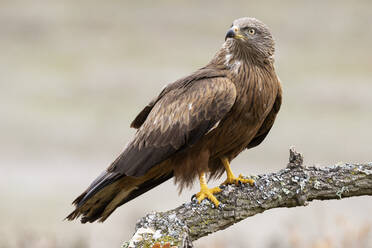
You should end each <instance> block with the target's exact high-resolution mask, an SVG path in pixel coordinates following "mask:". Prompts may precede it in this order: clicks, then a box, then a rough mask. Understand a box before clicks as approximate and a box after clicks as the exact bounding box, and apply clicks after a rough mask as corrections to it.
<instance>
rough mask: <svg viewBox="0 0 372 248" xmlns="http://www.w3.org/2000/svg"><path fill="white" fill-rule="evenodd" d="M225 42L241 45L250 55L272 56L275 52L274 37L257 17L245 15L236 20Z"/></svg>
mask: <svg viewBox="0 0 372 248" xmlns="http://www.w3.org/2000/svg"><path fill="white" fill-rule="evenodd" d="M225 42H226V43H227V44H228V45H231V46H235V45H236V46H239V47H241V48H243V49H244V50H247V51H248V53H249V54H250V55H257V56H260V57H262V56H264V57H271V56H273V54H274V50H275V49H274V45H275V44H274V39H273V37H272V35H271V33H270V30H269V28H268V27H267V26H266V25H265V24H264V23H263V22H261V21H259V20H257V19H256V18H251V17H243V18H239V19H237V20H235V21H234V22H233V24H232V25H231V27H230V29H229V30H228V31H227V33H226V36H225Z"/></svg>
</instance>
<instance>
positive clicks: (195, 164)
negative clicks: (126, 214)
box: [67, 17, 281, 223]
mask: <svg viewBox="0 0 372 248" xmlns="http://www.w3.org/2000/svg"><path fill="white" fill-rule="evenodd" d="M273 55H274V40H273V38H272V36H271V34H270V31H269V29H268V27H267V26H266V25H265V24H263V23H262V22H260V21H259V20H257V19H255V18H247V17H246V18H240V19H237V20H235V21H234V22H233V24H232V26H231V28H230V29H229V30H228V32H227V34H226V37H225V43H224V44H223V46H222V48H221V49H220V50H219V51H218V52H217V54H216V55H215V56H214V58H213V59H212V60H211V62H209V63H208V64H207V65H206V66H205V67H203V68H201V69H199V70H197V71H196V72H194V73H192V74H191V75H189V76H187V77H184V78H182V79H180V80H178V81H176V82H174V83H172V84H169V85H168V86H166V87H165V88H164V90H163V91H162V92H161V93H160V94H159V96H158V97H156V98H155V99H154V100H152V101H151V102H150V103H149V104H148V105H147V106H146V107H145V108H144V109H143V110H142V111H141V112H140V113H139V114H138V116H137V117H136V118H135V120H134V121H133V122H132V124H131V127H133V128H136V129H138V130H137V132H136V134H135V136H134V138H133V139H132V140H131V141H130V142H129V143H128V145H127V146H126V147H125V148H124V151H123V152H122V153H121V155H120V156H119V157H118V158H117V159H116V160H115V161H114V162H113V163H112V164H111V165H110V166H109V167H108V168H107V170H105V171H104V172H103V173H102V174H101V175H100V176H99V177H98V178H97V179H96V180H94V181H93V183H92V184H91V185H90V186H89V188H88V189H87V190H86V191H85V192H84V193H82V194H81V195H80V196H79V197H78V198H77V199H76V200H75V201H74V202H73V203H74V204H75V205H76V209H75V210H74V211H73V212H72V213H71V214H70V215H69V216H68V217H67V219H68V220H73V219H75V218H78V217H79V216H82V217H81V222H82V223H85V222H93V221H96V220H97V219H99V221H104V220H105V219H106V218H107V217H108V216H109V215H110V214H111V213H112V212H113V211H114V210H115V209H116V208H117V207H119V206H121V205H123V204H124V203H126V202H128V201H130V200H132V199H134V198H136V197H137V196H139V195H141V194H143V193H145V192H146V191H148V190H150V189H152V188H154V187H156V186H157V185H159V184H161V183H163V182H165V181H166V180H168V179H170V178H172V177H175V181H176V183H179V185H180V188H181V189H182V188H183V187H184V186H190V185H192V182H193V181H194V179H195V178H196V177H199V180H200V187H201V190H200V192H199V193H198V194H196V197H197V199H198V201H199V202H201V201H202V200H203V199H205V198H208V199H209V200H211V201H212V202H213V203H214V204H215V205H216V206H218V204H219V202H218V200H217V199H216V198H215V196H214V195H213V194H215V193H218V192H219V191H220V188H218V187H216V188H212V189H209V188H208V187H207V184H206V179H205V175H206V174H208V175H209V177H219V176H221V175H222V173H223V172H224V171H226V173H227V179H226V181H225V182H224V183H225V184H229V183H238V182H242V183H251V184H252V183H253V180H251V179H244V178H243V177H241V176H239V177H235V176H234V174H233V173H232V171H231V169H230V165H229V163H230V161H231V160H232V159H234V158H235V157H236V156H237V155H238V154H239V153H240V152H242V151H243V150H244V149H246V148H252V147H255V146H257V145H259V144H260V143H261V142H262V141H263V140H264V139H265V137H266V135H267V134H268V132H269V131H270V129H271V127H272V125H273V123H274V120H275V117H276V114H277V113H278V111H279V108H280V105H281V86H280V82H279V79H278V77H277V75H276V73H275V69H274V65H273V63H274V59H273Z"/></svg>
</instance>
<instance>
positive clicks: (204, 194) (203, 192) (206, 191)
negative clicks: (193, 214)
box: [196, 187, 221, 207]
mask: <svg viewBox="0 0 372 248" xmlns="http://www.w3.org/2000/svg"><path fill="white" fill-rule="evenodd" d="M219 192H221V189H220V188H219V187H215V188H211V189H210V188H208V187H201V189H200V192H199V193H197V194H196V199H198V202H199V203H201V202H202V200H204V199H205V198H207V199H209V200H210V201H211V202H213V204H214V205H215V206H216V207H218V205H220V202H219V201H218V200H217V198H216V197H215V196H214V195H213V194H216V193H219Z"/></svg>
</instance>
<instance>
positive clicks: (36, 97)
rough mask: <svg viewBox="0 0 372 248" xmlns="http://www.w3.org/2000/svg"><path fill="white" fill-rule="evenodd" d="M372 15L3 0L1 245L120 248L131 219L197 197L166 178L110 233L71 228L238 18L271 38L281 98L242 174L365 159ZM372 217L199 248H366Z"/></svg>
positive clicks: (367, 7) (314, 214)
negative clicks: (152, 107)
mask: <svg viewBox="0 0 372 248" xmlns="http://www.w3.org/2000/svg"><path fill="white" fill-rule="evenodd" d="M371 9H372V1H368V0H365V1H346V0H339V1H286V0H284V1H225V2H218V1H211V0H210V1H156V3H155V2H154V1H152V2H150V1H116V0H106V1H97V0H91V1H86V0H65V1H58V0H48V1H42V0H33V1H27V0H1V2H0V116H1V117H0V169H1V172H0V203H1V204H0V247H1V248H6V247H27V248H34V247H50V248H54V247H75V248H85V247H94V248H96V247H97V248H98V247H120V245H121V243H122V242H123V241H126V240H128V239H129V238H130V237H131V236H132V234H133V231H134V226H135V223H136V220H137V219H139V218H140V217H142V216H144V215H145V214H146V213H148V212H151V211H165V210H168V209H171V208H174V207H176V206H178V205H180V204H181V203H183V202H184V201H188V200H189V199H190V197H191V196H192V194H194V193H195V192H197V190H198V187H195V188H194V189H192V190H185V191H184V192H183V193H182V194H181V195H180V196H178V195H177V189H176V187H175V186H174V185H173V181H172V180H170V181H169V182H167V183H164V184H163V185H161V186H159V187H157V188H156V189H153V190H151V191H150V192H149V193H147V194H145V195H143V196H141V197H140V198H138V199H135V200H133V201H131V202H130V203H128V204H126V205H125V206H123V207H121V208H119V209H117V210H116V211H115V212H114V213H113V215H112V216H111V217H110V218H109V219H108V220H107V221H106V222H105V223H103V224H100V223H98V224H97V223H94V224H85V225H82V224H80V223H79V222H78V221H75V222H66V221H63V218H64V217H65V216H66V215H67V214H68V213H69V212H70V211H72V209H73V207H72V206H71V205H70V203H71V201H72V200H73V199H74V198H75V197H76V196H77V195H78V194H80V193H81V192H82V191H83V190H85V188H86V187H87V186H88V185H89V184H90V182H91V181H92V180H93V179H94V178H95V177H96V176H97V175H98V174H99V173H100V172H101V171H102V170H103V169H105V168H106V167H107V166H108V165H109V164H110V163H111V162H112V161H113V160H114V159H115V157H116V156H117V155H118V154H119V153H120V151H121V150H122V148H123V147H124V145H125V144H126V142H127V141H128V140H129V139H130V137H131V136H132V135H133V134H134V130H133V129H130V128H129V124H130V122H131V121H132V120H133V118H134V117H135V115H136V114H137V113H138V112H139V111H140V110H141V109H142V107H144V106H145V105H146V104H147V103H148V102H149V101H150V100H151V99H152V97H154V96H156V95H157V94H158V93H159V92H160V90H161V88H162V87H163V85H164V84H167V83H170V82H173V81H175V80H176V79H178V78H180V77H182V76H185V75H187V74H189V73H190V72H193V71H195V70H196V69H198V68H200V67H202V66H204V65H205V64H206V63H207V62H208V61H209V60H210V59H211V58H212V56H213V55H214V53H215V52H216V51H217V50H218V49H219V48H220V46H221V45H222V43H223V41H224V36H225V33H226V30H227V29H228V28H229V26H230V25H231V23H232V21H233V20H234V19H236V18H238V17H242V16H254V17H256V18H258V19H260V20H262V21H264V22H265V23H266V24H267V25H268V26H270V27H271V30H272V33H273V35H274V37H275V38H276V68H277V72H278V74H279V77H280V78H281V81H282V84H283V92H284V99H283V105H282V108H281V111H280V114H279V116H278V118H277V121H276V123H275V125H274V128H273V129H272V131H271V133H270V135H269V136H268V138H267V139H266V140H265V142H263V144H262V145H260V146H259V147H257V148H255V149H253V150H250V151H245V152H244V153H242V154H241V155H240V156H239V157H238V158H237V159H236V160H234V162H233V163H232V165H233V168H234V171H236V172H237V173H238V174H239V173H243V174H259V173H266V172H273V171H277V170H279V169H281V168H284V167H285V166H286V164H287V161H288V148H289V147H290V146H291V145H295V146H296V148H297V150H298V151H300V152H303V153H304V155H305V164H306V165H330V164H334V163H337V162H340V161H343V162H367V161H371V160H372V145H371V140H372V131H371V123H372V113H371V110H372V107H371V106H372V52H371V44H372V31H371V26H372V15H371ZM218 183H219V182H218V181H214V182H210V185H217V184H218ZM196 186H197V185H196ZM164 192H167V194H164ZM371 212H372V198H370V197H358V198H352V199H344V200H341V201H336V200H334V201H326V202H312V203H311V204H310V205H309V206H308V207H300V208H294V209H275V210H270V211H267V212H265V213H263V214H260V215H257V216H254V217H251V218H248V219H246V220H244V221H242V222H241V223H239V224H236V225H234V226H233V227H230V228H228V229H227V230H224V231H220V232H218V233H215V234H213V235H210V236H208V237H205V238H202V239H200V240H198V241H196V242H195V246H196V247H200V248H207V247H208V248H209V247H213V248H226V247H229V248H243V247H244V248H247V247H272V248H274V247H293V248H296V247H316V248H324V247H327V248H331V247H332V248H333V247H372V230H371V229H372V215H371Z"/></svg>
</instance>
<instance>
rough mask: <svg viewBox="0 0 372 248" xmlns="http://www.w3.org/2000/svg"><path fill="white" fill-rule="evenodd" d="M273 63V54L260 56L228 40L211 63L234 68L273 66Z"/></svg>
mask: <svg viewBox="0 0 372 248" xmlns="http://www.w3.org/2000/svg"><path fill="white" fill-rule="evenodd" d="M273 63H274V59H273V57H272V56H270V57H265V56H260V54H255V53H252V52H251V51H250V50H249V49H247V48H245V47H242V46H241V45H239V44H237V43H233V42H231V41H230V42H229V41H226V42H225V43H224V44H223V46H222V47H221V49H220V50H219V51H218V52H217V53H216V55H215V56H214V58H213V59H212V61H211V62H210V65H214V66H216V67H217V68H219V69H225V70H234V69H237V68H238V67H240V66H242V65H245V66H249V67H251V66H259V67H261V66H264V67H268V66H269V67H272V66H273Z"/></svg>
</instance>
